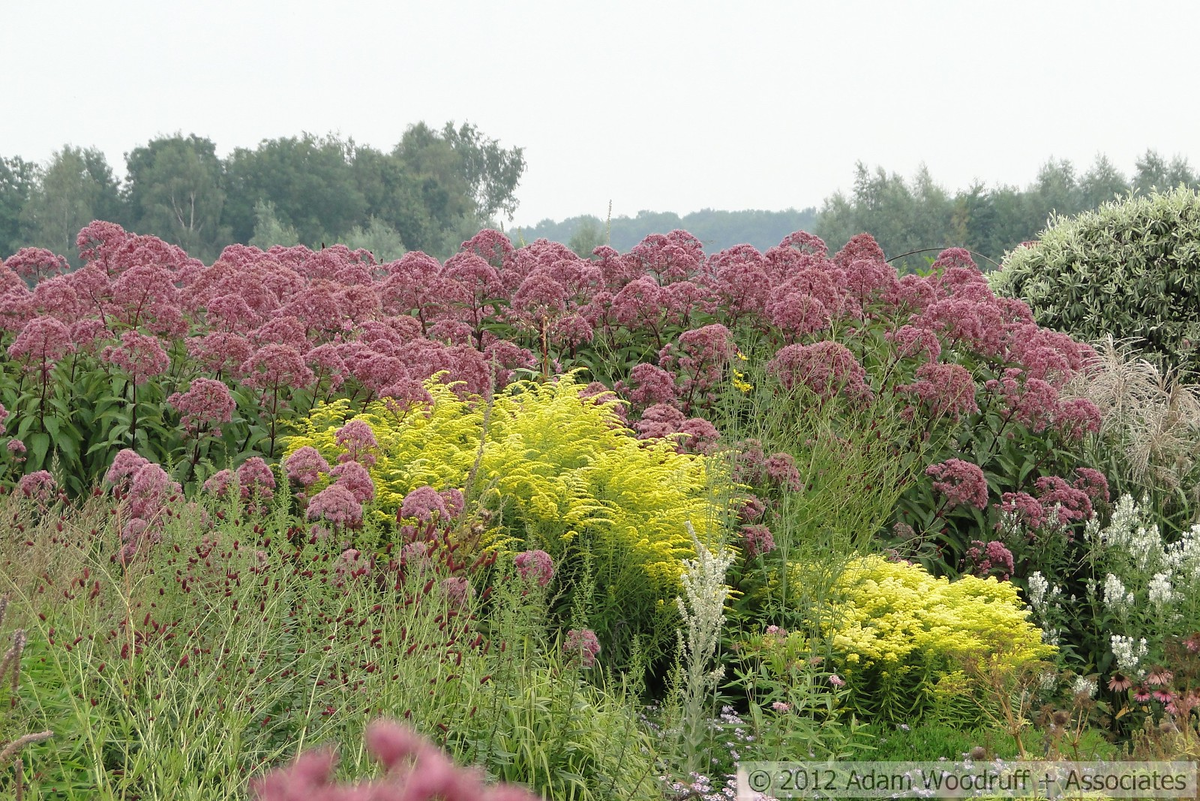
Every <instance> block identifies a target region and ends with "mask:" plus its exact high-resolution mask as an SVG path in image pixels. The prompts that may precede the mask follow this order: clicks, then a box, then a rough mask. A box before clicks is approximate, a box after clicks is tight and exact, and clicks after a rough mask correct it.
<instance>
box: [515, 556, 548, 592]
mask: <svg viewBox="0 0 1200 801" xmlns="http://www.w3.org/2000/svg"><path fill="white" fill-rule="evenodd" d="M513 564H515V565H516V566H517V575H519V576H520V577H521V579H522V580H523V581H530V582H536V583H537V585H538V586H539V587H545V586H546V585H547V584H549V583H550V579H552V578H554V562H553V560H551V559H550V554H548V553H546V552H545V551H543V550H541V549H536V550H532V551H522V552H521V553H519V554H517V556H516V558H515V559H513Z"/></svg>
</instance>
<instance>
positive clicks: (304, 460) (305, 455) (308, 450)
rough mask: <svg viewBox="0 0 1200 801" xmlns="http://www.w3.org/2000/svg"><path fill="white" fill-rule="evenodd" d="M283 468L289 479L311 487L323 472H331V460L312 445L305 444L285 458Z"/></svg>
mask: <svg viewBox="0 0 1200 801" xmlns="http://www.w3.org/2000/svg"><path fill="white" fill-rule="evenodd" d="M283 469H284V472H285V473H286V474H287V477H288V480H289V481H294V482H296V483H297V484H299V485H300V486H302V487H310V486H312V485H313V484H315V483H316V482H317V480H318V479H319V478H320V477H321V474H322V473H328V472H329V462H327V461H325V457H324V456H322V455H321V452H320V451H318V450H317V449H316V448H314V447H313V446H311V445H305V446H304V447H302V448H299V449H297V450H296V452H295V453H293V454H292V455H291V456H288V457H287V458H286V459H284V460H283Z"/></svg>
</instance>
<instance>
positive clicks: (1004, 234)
mask: <svg viewBox="0 0 1200 801" xmlns="http://www.w3.org/2000/svg"><path fill="white" fill-rule="evenodd" d="M1180 184H1183V185H1186V186H1190V187H1198V186H1200V180H1198V179H1197V176H1196V175H1195V174H1194V173H1193V172H1192V170H1191V168H1190V167H1189V166H1188V163H1187V160H1186V159H1183V158H1180V157H1176V158H1174V159H1173V160H1172V161H1171V162H1170V163H1168V162H1167V161H1166V160H1165V159H1163V158H1162V157H1161V156H1159V155H1158V154H1157V153H1155V152H1154V151H1153V150H1148V151H1147V152H1146V154H1145V155H1144V156H1143V157H1142V158H1141V159H1139V161H1138V163H1137V172H1136V174H1135V175H1134V177H1133V179H1132V181H1131V182H1127V181H1126V179H1125V176H1124V175H1122V174H1121V172H1120V171H1119V170H1117V169H1116V168H1115V167H1114V166H1113V164H1112V162H1110V161H1109V160H1108V159H1107V158H1106V157H1105V156H1103V155H1100V156H1097V158H1096V160H1095V162H1094V163H1093V164H1092V166H1091V167H1090V168H1089V169H1088V171H1087V172H1085V173H1084V174H1083V175H1082V176H1081V175H1079V174H1078V172H1077V170H1076V169H1075V167H1074V165H1072V164H1071V162H1070V161H1068V160H1066V159H1053V158H1052V159H1050V160H1048V161H1047V162H1046V163H1045V164H1043V165H1042V167H1041V169H1040V170H1039V171H1038V174H1037V178H1036V179H1035V180H1034V182H1033V183H1032V184H1031V185H1030V186H1029V187H1027V188H1026V189H1024V190H1022V189H1020V188H1018V187H1015V186H1005V185H1001V186H996V187H994V188H989V187H987V186H985V185H984V184H982V183H979V182H976V183H974V184H972V185H971V186H970V187H968V188H967V189H965V190H962V191H959V192H958V193H957V194H955V195H954V196H953V197H951V196H950V195H949V194H948V193H947V192H946V191H945V190H944V189H942V188H941V187H940V186H938V185H937V184H936V183H934V182H933V180H932V178H931V177H930V175H929V173H928V171H927V170H925V169H924V168H922V169H921V170H920V171H919V172H918V173H917V175H916V177H915V178H914V179H913V180H911V181H906V180H905V179H904V178H902V177H901V176H899V175H897V174H895V173H892V174H890V175H889V174H888V173H886V172H885V171H884V170H883V169H882V168H878V167H877V168H875V170H874V171H873V172H872V171H871V170H869V169H868V168H867V167H866V166H865V165H863V164H862V163H859V164H858V166H857V167H856V171H855V179H854V189H853V191H852V192H851V193H850V194H849V195H845V194H842V193H840V192H839V193H836V194H834V195H833V196H831V197H829V198H827V199H826V200H825V203H824V205H823V206H822V208H821V212H820V214H819V215H818V217H817V220H816V223H815V229H814V233H816V234H817V235H818V236H820V237H821V238H822V239H824V240H825V241H826V242H827V243H829V246H830V247H831V248H838V247H840V246H841V245H843V244H845V243H846V242H847V241H849V239H850V237H852V236H854V235H855V234H858V233H861V232H864V231H865V232H867V233H870V234H871V235H872V236H874V237H875V239H876V240H877V241H878V242H879V245H880V246H881V247H882V248H883V250H884V253H886V254H887V256H888V257H889V258H890V259H896V258H897V257H898V256H901V255H903V254H906V253H910V252H912V251H918V252H917V253H914V254H913V255H912V256H911V257H908V258H903V259H899V260H897V261H896V262H895V263H896V264H897V266H898V267H900V268H901V269H910V270H911V269H919V268H922V267H924V266H925V265H926V264H927V263H928V256H929V255H931V254H932V253H934V252H936V251H938V250H941V249H942V248H944V247H949V246H956V247H964V248H967V249H968V250H971V251H972V252H974V253H975V254H976V256H977V257H982V261H983V262H984V263H985V264H986V263H990V264H991V265H993V266H995V264H997V263H998V262H999V261H1000V260H1001V259H1002V258H1003V256H1004V254H1005V253H1007V252H1008V251H1010V250H1012V249H1013V248H1015V247H1017V246H1018V245H1020V244H1021V243H1022V242H1026V241H1029V240H1031V239H1034V238H1035V237H1036V236H1037V235H1038V233H1039V232H1040V231H1042V230H1043V229H1045V227H1046V225H1047V220H1048V219H1050V217H1051V216H1056V217H1062V216H1069V215H1074V214H1079V213H1080V212H1083V211H1086V210H1088V209H1092V208H1096V207H1097V206H1099V205H1100V204H1102V203H1105V202H1107V201H1110V200H1112V199H1113V198H1114V197H1121V196H1125V195H1127V194H1129V193H1130V192H1135V193H1138V194H1146V193H1149V192H1150V191H1152V189H1153V188H1154V187H1159V188H1168V187H1171V186H1178V185H1180Z"/></svg>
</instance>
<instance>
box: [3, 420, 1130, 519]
mask: <svg viewBox="0 0 1200 801" xmlns="http://www.w3.org/2000/svg"><path fill="white" fill-rule="evenodd" d="M3 432H4V429H3V427H2V426H0V433H3ZM1075 476H1076V478H1075V485H1074V486H1075V489H1077V490H1083V491H1084V492H1086V493H1087V496H1088V497H1089V498H1091V499H1092V504H1093V505H1099V504H1107V503H1108V501H1109V495H1108V479H1107V478H1106V477H1105V476H1104V474H1103V473H1101V472H1100V471H1099V470H1094V469H1092V468H1090V467H1077V468H1075Z"/></svg>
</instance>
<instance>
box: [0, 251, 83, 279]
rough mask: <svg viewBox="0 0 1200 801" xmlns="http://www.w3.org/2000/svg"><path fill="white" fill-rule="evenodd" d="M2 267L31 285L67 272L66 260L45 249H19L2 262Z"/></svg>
mask: <svg viewBox="0 0 1200 801" xmlns="http://www.w3.org/2000/svg"><path fill="white" fill-rule="evenodd" d="M4 266H5V267H7V268H8V269H10V270H12V271H13V272H15V273H16V274H17V275H19V276H21V278H22V279H24V280H26V281H28V282H29V283H31V284H36V283H38V282H39V281H42V280H43V279H46V278H52V277H54V276H58V275H62V274H63V273H65V272H66V271H67V266H68V265H67V260H66V259H64V258H63V257H62V256H57V255H55V254H54V253H53V252H51V251H49V250H46V249H45V248H21V249H20V250H18V251H17V252H16V253H14V254H13V255H11V256H9V257H8V258H7V259H5V260H4Z"/></svg>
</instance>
